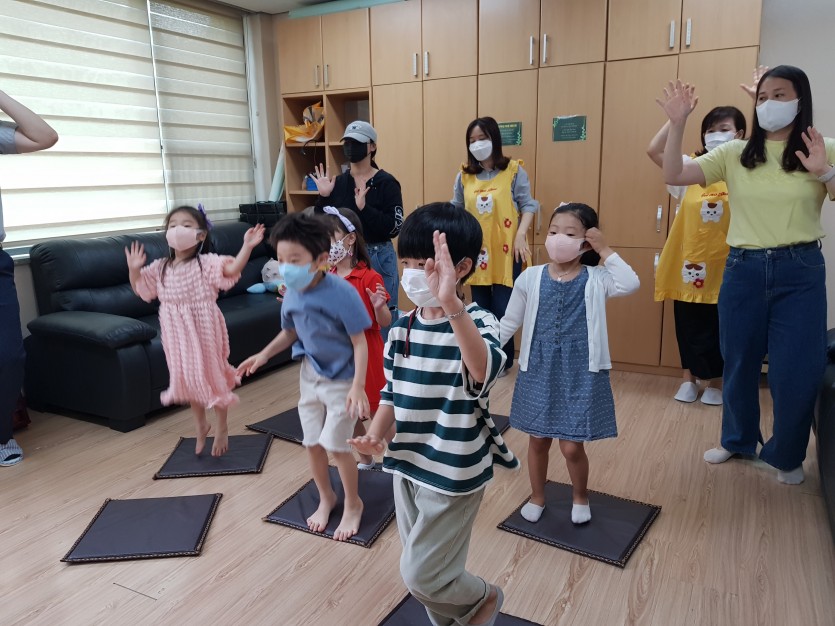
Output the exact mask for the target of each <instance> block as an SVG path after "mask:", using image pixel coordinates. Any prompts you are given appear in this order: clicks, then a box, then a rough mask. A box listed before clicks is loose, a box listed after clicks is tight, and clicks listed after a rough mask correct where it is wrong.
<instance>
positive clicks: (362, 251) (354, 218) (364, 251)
mask: <svg viewBox="0 0 835 626" xmlns="http://www.w3.org/2000/svg"><path fill="white" fill-rule="evenodd" d="M335 208H336V210H337V211H339V213H340V215H342V216H343V217H345V218H346V219H347V220H348V221H349V222H351V225H352V226H353V227H354V230H353V231H352V232H353V233H354V236H355V237H356V241H355V242H354V260H353V263H352V264H351V267H354V266H356V264H357V263H359V262H360V261H362V262H363V263H365V266H366V267H367V268H369V269H371V256H370V255H369V254H368V247H367V246H366V245H365V236H364V235H363V233H362V222H360V218H359V216H358V215H357V214H356V213H354V212H353V211H352V210H351V209H348V208H346V207H335ZM316 216H317V217H319V218H321V219H323V220H325V221H326V222H327V223H328V227H329V228H330V230H331V232H332V233H342V235H343V236H346V235H350V234H351V233H349V232H348V228H347V227H346V226H345V224H343V223H342V220H341V219H339V217H338V216H336V215H330V214H329V213H325V212H324V211H323V210H321V209H319V210H316Z"/></svg>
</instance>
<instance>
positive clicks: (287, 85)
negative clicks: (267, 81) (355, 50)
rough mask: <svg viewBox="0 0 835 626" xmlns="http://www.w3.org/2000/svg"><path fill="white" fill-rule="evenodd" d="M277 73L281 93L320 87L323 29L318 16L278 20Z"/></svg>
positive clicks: (311, 89) (314, 89)
mask: <svg viewBox="0 0 835 626" xmlns="http://www.w3.org/2000/svg"><path fill="white" fill-rule="evenodd" d="M276 38H277V40H278V74H279V81H280V83H281V93H301V92H306V91H317V90H320V89H322V70H323V68H322V31H321V20H320V19H319V18H318V17H306V18H303V19H299V20H289V19H284V20H279V21H278V23H277V26H276Z"/></svg>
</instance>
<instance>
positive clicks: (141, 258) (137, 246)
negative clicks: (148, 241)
mask: <svg viewBox="0 0 835 626" xmlns="http://www.w3.org/2000/svg"><path fill="white" fill-rule="evenodd" d="M125 256H126V257H127V260H128V269H129V270H135V271H139V270H141V269H142V268H143V267H144V266H145V261H146V260H147V257H146V256H145V246H143V245H142V244H141V243H139V242H138V241H134V242H132V243H131V244H130V248H125Z"/></svg>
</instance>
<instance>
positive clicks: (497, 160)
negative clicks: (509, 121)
mask: <svg viewBox="0 0 835 626" xmlns="http://www.w3.org/2000/svg"><path fill="white" fill-rule="evenodd" d="M476 126H478V127H479V128H480V129H481V131H482V132H483V133H484V134H485V135H487V137H488V138H489V139H490V142H491V143H492V144H493V152H492V154H491V155H490V156H491V157H492V159H493V167H495V168H496V169H499V170H506V169H507V166H508V164H509V163H510V158H508V157H506V156H505V155H504V153H503V152H502V133H501V131H499V124H498V122H496V120H494V119H493V118H492V117H477V118H476V119H474V120H473V121H472V122H470V125H469V126H467V136H466V137H465V138H464V143H465V145H466V146H467V163H466V164H465V165H462V166H461V169H462V170H463V171H465V172H466V173H467V174H478V173H479V172H480V171H481V170H482V169H484V168H482V167H481V163H479V162H478V161H477V160H476V158H475V157H474V156H473V153H472V152H470V134H471V133H472V132H473V128H475V127H476Z"/></svg>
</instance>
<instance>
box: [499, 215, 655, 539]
mask: <svg viewBox="0 0 835 626" xmlns="http://www.w3.org/2000/svg"><path fill="white" fill-rule="evenodd" d="M597 223H598V222H597V213H595V212H594V209H592V208H591V207H589V206H587V205H585V204H580V203H570V204H563V205H560V206H559V207H557V209H556V210H555V211H554V213H553V215H552V217H551V224H550V226H549V227H548V236H547V238H546V239H545V248H546V250H547V251H548V256H549V257H550V258H551V262H550V263H548V264H547V265H539V266H535V267H530V268H528V269H526V270H525V271H524V272H522V274H521V275H520V276H519V278H518V279H517V280H516V284H515V285H514V286H513V293H512V294H511V297H510V302H509V303H508V306H507V313H506V314H505V316H504V317H503V318H502V321H501V337H502V340H503V341H506V340H507V338H508V337H511V336H512V335H513V334H514V333H515V332H516V331H517V330H518V328H519V326H521V325H522V323H523V321H524V330H523V332H522V346H521V351H520V353H519V375H518V378H517V379H516V389H515V390H514V393H513V403H512V405H511V409H510V424H511V426H513V427H514V428H516V429H517V430H521V431H523V432H526V433H528V434H529V435H530V443H529V445H528V474H529V476H530V481H531V499H530V501H529V502H527V503H526V504H525V506H523V507H522V511H521V513H522V517H524V518H525V519H526V520H528V521H529V522H537V521H539V518H540V517H541V516H542V511H543V510H544V509H545V480H546V477H547V475H548V452H549V450H550V449H551V442H552V440H553V439H559V441H560V451H561V452H562V454H563V456H564V457H565V460H566V464H567V466H568V475H569V476H570V477H571V484H572V486H573V488H574V493H573V496H574V497H573V502H574V505H573V507H572V509H571V521H572V522H574V523H575V524H583V523H585V522H588V521H589V520H590V519H591V509H590V508H589V499H588V492H587V490H586V488H587V485H588V479H589V460H588V457H587V456H586V452H585V449H584V448H583V442H584V441H594V440H596V439H604V438H607V437H615V436H617V425H616V423H615V403H614V399H613V398H612V387H611V386H610V384H609V371H608V370H609V369H611V367H612V364H611V361H610V359H609V344H608V338H607V334H606V298H608V297H612V296H622V295H626V294H628V293H632V292H633V291H635V290H637V289H638V287H639V286H640V282H639V280H638V276H637V275H636V274H635V272H634V271H632V268H631V267H629V265H627V264H626V262H625V261H624V260H623V259H621V258H620V256H619V255H618V254H617V253H615V252H614V251H612V249H611V248H610V247H609V246H608V245H607V244H606V240H605V239H604V238H603V234H602V233H601V232H600V231H599V230H598V228H597ZM590 250H594V252H595V253H597V255H599V256H600V259H601V260H602V261H603V265H602V266H596V263H595V266H592V267H587V266H585V265H583V264H581V262H580V257H581V256H582V255H583V254H584V252H586V251H590ZM591 254H593V253H591ZM594 260H595V261H597V259H596V258H595V259H594Z"/></svg>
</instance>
